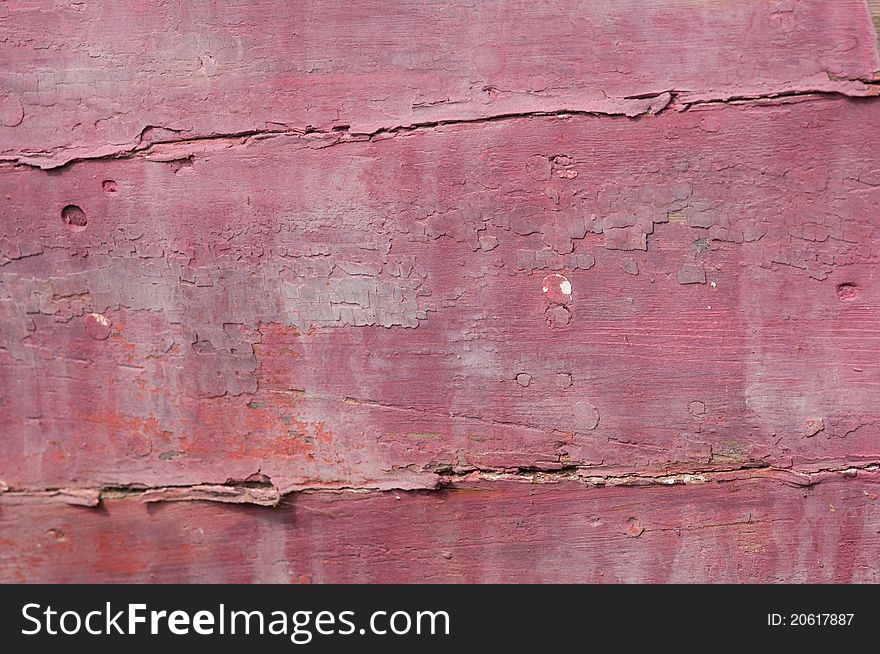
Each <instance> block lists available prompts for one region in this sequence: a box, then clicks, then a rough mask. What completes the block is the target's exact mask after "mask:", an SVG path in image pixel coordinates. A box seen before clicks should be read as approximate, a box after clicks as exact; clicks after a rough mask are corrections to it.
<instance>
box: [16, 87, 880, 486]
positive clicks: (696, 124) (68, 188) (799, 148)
mask: <svg viewBox="0 0 880 654" xmlns="http://www.w3.org/2000/svg"><path fill="white" fill-rule="evenodd" d="M878 134H880V104H878V103H876V102H873V101H852V100H846V99H833V98H832V99H823V98H796V99H793V100H792V101H786V102H782V101H777V102H776V103H773V104H766V103H758V104H748V103H747V104H742V105H707V106H705V107H700V108H692V109H691V110H689V111H685V112H676V111H671V110H667V111H664V112H662V113H661V114H659V115H656V116H648V117H645V118H642V119H638V120H632V119H626V118H619V119H614V118H610V117H602V118H596V117H588V116H571V117H553V118H551V117H545V118H541V119H534V118H511V119H508V120H503V121H493V122H489V123H469V124H461V125H454V126H445V127H438V128H432V129H420V130H417V131H415V132H411V133H396V134H393V135H388V136H386V137H383V138H376V139H372V140H368V141H352V140H350V139H349V138H348V137H345V136H343V135H320V136H310V137H298V136H292V135H283V136H275V137H272V138H256V139H247V138H242V139H218V140H211V141H207V142H194V143H193V142H190V143H184V144H174V145H165V146H157V147H154V148H152V149H151V150H149V151H148V152H145V153H142V154H139V155H138V156H134V157H131V158H127V159H122V160H119V159H106V160H105V159H100V160H92V161H87V162H82V163H79V164H75V165H73V166H72V167H69V168H67V169H64V171H63V172H61V173H51V172H46V171H41V170H37V169H33V168H29V167H17V168H5V169H3V170H0V185H2V188H3V193H4V196H5V197H6V203H5V205H4V206H3V209H2V211H3V212H4V220H3V223H2V240H0V243H2V248H3V250H2V251H3V254H4V259H3V263H4V265H3V266H2V267H0V316H2V320H0V328H2V332H0V333H2V340H0V347H2V349H0V359H2V367H0V379H2V389H3V390H2V393H0V402H2V413H0V421H2V431H3V434H4V437H3V439H2V440H0V453H2V456H0V479H3V480H5V482H6V483H7V485H8V486H10V487H13V488H66V487H95V486H103V485H116V484H143V485H147V486H156V485H169V484H183V485H189V484H218V483H219V484H222V483H224V482H226V481H227V480H230V479H232V480H241V479H245V478H247V477H249V476H250V475H253V474H256V473H260V474H262V475H266V476H268V477H270V478H271V480H272V483H274V484H275V485H276V486H277V487H278V488H279V489H280V490H281V491H288V490H291V489H297V488H311V487H322V486H330V487H348V486H356V487H375V488H387V487H393V488H412V487H415V488H421V487H431V486H433V485H434V484H435V483H436V482H437V480H438V476H437V473H438V472H440V473H443V472H445V471H448V470H453V471H454V470H467V469H472V468H478V469H510V468H519V467H527V468H528V467H540V468H545V469H552V468H555V467H563V466H569V467H570V466H575V467H578V466H579V467H584V468H589V469H591V470H593V471H596V472H598V473H602V474H606V473H608V474H620V473H621V471H624V472H633V471H637V472H641V473H646V474H655V473H658V472H663V471H667V470H673V471H674V470H683V471H695V470H702V469H724V468H737V467H742V466H749V465H774V466H790V465H795V467H797V468H803V469H805V470H810V469H817V468H821V467H839V466H845V465H849V464H851V463H867V462H871V461H875V460H877V459H878V456H880V449H878V448H880V440H878V434H880V431H878V430H880V413H878V411H880V408H878V406H877V404H876V401H875V398H876V397H877V392H878V385H880V368H878V338H880V332H878V327H880V325H878V317H877V306H878V301H880V286H878V284H877V265H878V254H880V252H878V247H880V245H878V243H880V241H878V238H877V236H878V235H877V229H878V222H877V219H876V215H875V207H876V205H877V202H878V200H880V147H878V143H877V141H878V138H880V136H878ZM70 205H76V206H77V207H78V208H80V209H81V211H82V212H83V214H82V216H79V217H77V214H75V212H74V215H73V222H72V223H70V224H67V223H65V218H67V219H70V217H71V214H70V212H71V211H73V210H71V209H68V210H67V214H65V212H64V208H65V207H69V206H70ZM78 222H79V223H82V222H85V224H84V225H82V224H77V223H78ZM566 285H570V289H569V288H568V286H566ZM545 288H546V289H547V290H546V291H544V290H543V289H545ZM563 290H565V291H569V292H570V294H569V293H562V291H563Z"/></svg>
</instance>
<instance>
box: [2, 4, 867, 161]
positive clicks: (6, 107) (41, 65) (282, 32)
mask: <svg viewBox="0 0 880 654" xmlns="http://www.w3.org/2000/svg"><path fill="white" fill-rule="evenodd" d="M0 32H2V34H3V39H2V40H0V157H3V158H5V159H11V160H16V161H23V162H28V163H32V164H34V165H40V166H46V167H51V166H57V165H60V164H63V163H64V162H65V161H68V160H70V159H72V158H78V157H92V156H100V155H102V154H109V153H113V152H119V151H125V150H130V149H133V148H137V147H140V146H144V145H149V144H150V143H152V142H157V141H163V140H173V139H176V138H180V137H188V138H193V137H201V136H206V135H212V134H233V133H242V132H252V131H264V130H290V129H294V130H301V131H302V130H307V129H319V130H329V129H336V128H340V129H346V128H348V129H351V130H352V131H356V132H373V131H376V130H379V129H383V128H389V127H395V126H398V125H409V124H414V123H426V122H432V121H438V120H469V119H475V118H481V117H484V116H487V115H501V114H511V113H523V112H546V111H549V112H555V111H560V110H581V111H592V112H598V113H625V114H635V113H641V112H643V111H645V110H647V108H648V107H650V106H652V104H653V101H651V100H649V101H645V100H639V99H638V98H644V97H649V96H661V95H662V94H663V93H665V92H670V91H672V92H676V93H678V94H679V95H680V96H681V97H682V98H683V99H686V100H695V99H707V98H729V97H741V96H756V95H766V94H770V93H780V92H783V93H786V92H801V91H822V90H825V91H831V90H836V91H842V92H846V93H854V94H865V93H870V92H872V91H871V90H870V89H869V88H868V87H866V86H865V85H864V84H863V83H862V80H870V79H871V78H872V76H873V74H874V72H875V71H877V70H878V69H880V63H878V59H877V53H876V47H875V44H874V40H875V36H874V31H873V29H872V26H871V18H870V15H869V12H868V10H867V8H866V4H865V1H864V0H835V2H825V1H824V0H784V1H780V2H767V1H765V0H738V1H737V2H706V1H705V0H649V1H645V0H623V1H621V0H617V1H615V2H609V1H602V2H579V1H575V0H566V1H564V2H553V3H546V4H544V3H535V2H531V1H530V0H520V1H512V2H486V3H477V4H474V3H470V2H465V3H463V2H459V1H457V0H442V1H440V2H420V1H412V0H396V1H395V2H392V3H389V2H385V1H376V0H353V1H351V2H344V3H338V2H327V1H324V0H308V1H302V2H296V3H289V2H283V1H280V0H235V1H232V2H214V1H208V0H199V1H197V2H193V1H190V0H173V1H171V2H163V3H137V4H136V6H132V4H131V3H124V2H123V3H121V2H114V1H112V0H104V1H97V2H88V3H70V4H63V3H50V4H47V3H45V2H40V1H38V0H18V1H16V2H6V3H4V6H3V7H2V8H0Z"/></svg>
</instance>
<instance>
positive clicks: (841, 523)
mask: <svg viewBox="0 0 880 654" xmlns="http://www.w3.org/2000/svg"><path fill="white" fill-rule="evenodd" d="M876 475H877V473H876V472H874V473H860V475H859V477H857V478H853V479H846V478H842V477H840V476H838V477H837V478H834V479H829V480H827V481H824V482H822V483H819V484H816V485H814V486H812V487H807V488H803V487H796V486H790V485H787V484H783V483H779V482H778V481H772V480H759V479H752V480H748V479H745V480H739V481H729V482H723V483H706V484H696V485H689V486H687V487H684V486H669V487H662V486H652V487H640V488H619V487H618V488H592V489H585V488H583V487H582V486H581V485H580V484H577V483H573V482H562V483H551V484H541V483H538V484H530V483H522V482H517V481H493V482H479V481H476V482H466V483H465V484H464V485H463V486H461V487H460V488H458V489H456V490H445V491H434V492H425V493H399V494H398V493H367V494H356V493H341V494H338V493H327V492H322V493H317V494H310V493H305V494H296V495H291V496H289V499H288V500H287V501H285V503H283V504H282V505H280V506H279V507H276V508H273V509H270V508H263V507H241V506H238V507H232V506H227V505H222V504H192V503H188V504H187V503H168V504H143V503H141V502H139V501H138V500H137V499H136V498H129V499H116V500H112V499H111V500H107V501H105V503H104V507H103V508H102V509H99V510H96V509H87V508H81V507H67V506H59V505H43V506H40V507H37V508H35V507H33V506H5V505H4V506H0V533H2V534H3V547H2V549H0V581H4V582H8V581H20V582H36V581H44V580H52V581H60V582H67V583H73V582H83V581H103V582H118V581H136V582H186V583H197V582H229V583H251V582H267V583H328V582H340V583H350V582H360V583H365V582H400V583H407V582H465V583H489V582H503V583H510V582H519V583H551V582H565V583H569V582H592V583H600V582H608V583H623V582H627V583H629V582H641V583H654V582H662V583H676V582H691V583H697V582H699V583H721V582H728V583H740V582H763V583H767V582H778V581H786V582H811V583H820V582H825V583H829V582H836V583H840V582H862V583H877V582H878V581H880V569H878V565H880V564H878V562H880V511H878V492H880V486H878V484H877V477H876Z"/></svg>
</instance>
